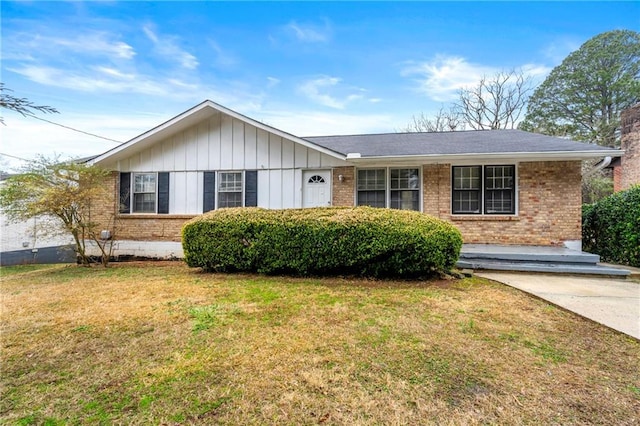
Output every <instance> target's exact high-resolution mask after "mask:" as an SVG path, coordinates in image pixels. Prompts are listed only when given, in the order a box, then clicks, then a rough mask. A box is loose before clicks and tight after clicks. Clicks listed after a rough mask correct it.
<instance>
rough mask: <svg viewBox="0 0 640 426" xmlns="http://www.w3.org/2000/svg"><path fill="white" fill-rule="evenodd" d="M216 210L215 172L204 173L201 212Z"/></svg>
mask: <svg viewBox="0 0 640 426" xmlns="http://www.w3.org/2000/svg"><path fill="white" fill-rule="evenodd" d="M215 208H216V172H204V199H203V202H202V212H203V213H206V212H208V211H211V210H214V209H215Z"/></svg>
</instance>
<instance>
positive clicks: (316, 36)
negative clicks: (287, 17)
mask: <svg viewBox="0 0 640 426" xmlns="http://www.w3.org/2000/svg"><path fill="white" fill-rule="evenodd" d="M285 30H286V32H287V33H289V34H291V35H293V36H294V37H295V38H296V39H297V40H298V41H301V42H303V43H323V42H327V41H329V40H330V39H331V33H332V30H331V25H330V24H329V21H327V20H325V21H324V23H323V25H315V24H300V23H298V22H296V21H291V22H289V23H288V24H287V25H286V26H285Z"/></svg>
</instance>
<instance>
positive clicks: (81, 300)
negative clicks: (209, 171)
mask: <svg viewBox="0 0 640 426" xmlns="http://www.w3.org/2000/svg"><path fill="white" fill-rule="evenodd" d="M7 272H11V273H5V270H4V268H3V269H0V274H2V278H1V281H0V283H1V301H0V303H1V305H0V313H1V320H2V321H1V329H0V332H1V335H0V336H1V345H2V347H1V350H2V352H1V364H0V368H1V382H0V385H1V387H0V392H1V398H0V422H2V423H6V424H52V425H55V424H86V423H93V424H100V423H101V424H111V423H120V424H278V425H282V424H291V425H299V424H345V425H347V424H348V425H358V424H360V425H369V424H385V425H386V424H430V423H438V424H495V423H499V424H522V423H529V424H632V423H633V424H637V423H638V422H639V421H640V416H639V414H638V413H640V343H639V342H638V341H636V340H634V339H632V338H630V337H626V336H624V335H621V334H618V333H616V332H614V331H611V330H609V329H607V328H605V327H602V326H600V325H597V324H595V323H592V322H590V321H587V320H584V319H582V318H580V317H578V316H576V315H574V314H572V313H569V312H565V311H563V310H560V309H557V308H555V307H553V306H551V305H549V304H548V303H546V302H544V301H541V300H538V299H534V298H532V297H529V296H527V295H525V294H523V293H521V292H519V291H516V290H514V289H511V288H509V287H506V286H503V285H500V284H496V283H492V282H489V281H486V280H482V279H479V278H469V279H465V280H450V281H431V282H415V281H414V282H412V281H399V282H398V281H371V280H362V279H341V278H332V279H309V278H307V279H302V278H296V279H293V278H282V277H264V276H257V275H225V274H206V273H201V272H198V271H197V270H193V269H188V268H187V267H186V266H184V264H183V263H180V262H166V263H135V264H116V265H114V266H113V267H112V268H109V269H101V268H82V267H77V266H59V267H52V268H44V269H37V270H34V269H25V270H24V271H20V269H15V268H12V269H11V270H7Z"/></svg>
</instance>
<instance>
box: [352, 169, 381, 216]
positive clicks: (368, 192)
mask: <svg viewBox="0 0 640 426" xmlns="http://www.w3.org/2000/svg"><path fill="white" fill-rule="evenodd" d="M385 175H386V170H385V169H367V170H358V205H359V206H370V207H386V192H385V191H386V187H387V185H386V180H385Z"/></svg>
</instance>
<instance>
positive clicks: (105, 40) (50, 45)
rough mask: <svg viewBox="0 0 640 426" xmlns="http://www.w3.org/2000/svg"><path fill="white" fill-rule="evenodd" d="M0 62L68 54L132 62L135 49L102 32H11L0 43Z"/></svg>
mask: <svg viewBox="0 0 640 426" xmlns="http://www.w3.org/2000/svg"><path fill="white" fill-rule="evenodd" d="M2 50H3V59H4V60H35V59H36V58H38V57H56V56H57V57H62V58H64V57H65V56H67V55H68V54H74V55H77V54H81V55H87V56H99V57H105V58H109V59H114V60H118V59H119V60H122V59H125V60H126V59H132V58H133V57H134V56H135V55H136V51H135V49H134V48H133V47H132V46H131V45H129V44H127V43H125V42H123V41H121V40H118V39H117V36H115V35H113V34H109V33H107V32H103V31H85V32H79V33H77V34H75V35H74V36H72V37H60V36H50V35H46V34H42V33H40V32H33V33H14V34H11V35H10V36H9V37H8V39H5V40H4V43H3V49H2Z"/></svg>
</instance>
